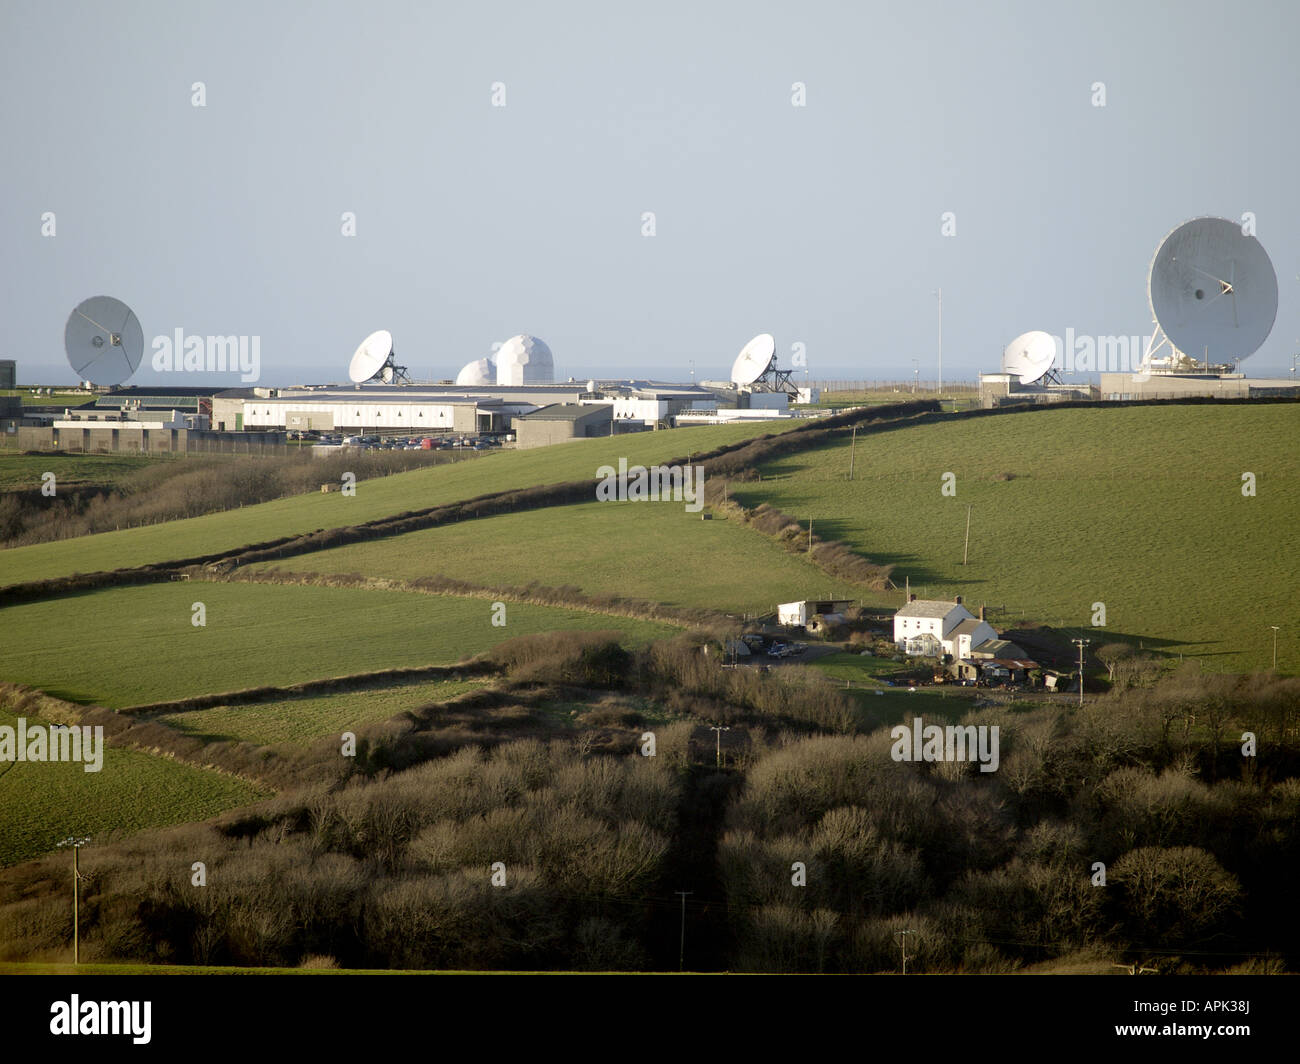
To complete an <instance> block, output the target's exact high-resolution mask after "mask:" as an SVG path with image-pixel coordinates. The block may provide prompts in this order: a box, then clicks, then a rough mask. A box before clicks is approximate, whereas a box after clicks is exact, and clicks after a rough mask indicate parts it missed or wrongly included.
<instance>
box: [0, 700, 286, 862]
mask: <svg viewBox="0 0 1300 1064" xmlns="http://www.w3.org/2000/svg"><path fill="white" fill-rule="evenodd" d="M25 717H26V720H27V725H28V727H29V728H31V727H34V726H42V727H43V726H45V724H46V722H44V721H42V720H41V719H40V718H39V717H33V716H32V715H31V714H25ZM16 720H17V718H16V717H14V716H13V715H11V714H9V713H7V712H4V711H0V724H3V725H8V726H9V727H14V726H15V722H16ZM0 770H2V771H0V808H3V809H4V811H5V812H4V816H3V817H0V865H8V864H14V863H16V862H18V861H25V860H27V859H28V858H30V857H35V856H37V855H39V854H42V853H47V852H48V851H50V850H52V849H53V848H54V846H55V844H56V843H57V842H58V841H59V840H60V839H63V838H67V837H68V836H69V835H73V834H77V835H90V836H91V837H92V838H97V837H99V836H100V835H101V834H102V833H103V832H106V831H120V832H124V833H129V832H133V831H141V830H143V829H145V828H151V827H160V826H162V825H165V824H179V823H183V822H185V821H189V820H203V819H205V818H207V817H210V816H214V815H215V814H217V813H219V812H221V811H222V810H224V809H230V808H233V807H235V806H240V805H245V804H247V803H249V802H253V801H257V800H258V799H260V798H264V797H266V796H267V795H269V794H270V793H271V792H270V791H269V790H268V789H261V788H258V787H255V786H254V785H252V784H250V783H247V782H245V781H244V780H240V779H235V778H234V777H232V776H227V775H223V774H221V773H218V772H210V771H208V770H206V769H201V768H195V767H194V766H192V765H184V764H181V763H180V762H178V761H173V760H171V759H170V758H166V757H157V756H154V755H153V754H146V753H143V752H141V751H138V750H126V749H122V748H120V747H114V746H108V747H106V748H105V750H104V763H103V767H102V768H101V769H100V770H99V771H98V772H86V771H85V770H84V767H83V766H82V765H80V764H63V763H58V762H41V763H32V762H26V761H24V762H12V763H8V764H5V765H0Z"/></svg>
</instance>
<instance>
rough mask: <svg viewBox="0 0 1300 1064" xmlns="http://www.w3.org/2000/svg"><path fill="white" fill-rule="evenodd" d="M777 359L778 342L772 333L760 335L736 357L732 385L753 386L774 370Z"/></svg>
mask: <svg viewBox="0 0 1300 1064" xmlns="http://www.w3.org/2000/svg"><path fill="white" fill-rule="evenodd" d="M775 359H776V340H775V338H774V337H773V336H772V334H771V333H759V334H758V335H757V336H755V337H754V338H753V339H752V340H750V341H749V343H747V344H746V345H745V346H744V347H742V348H741V349H740V354H739V355H737V356H736V361H735V362H734V363H733V364H732V366H731V383H732V384H739V385H745V384H753V383H754V382H755V381H756V380H758V378H759V377H761V376H763V374H765V373H766V372H767V371H768V370H769V369H771V368H772V363H773V362H774V361H775Z"/></svg>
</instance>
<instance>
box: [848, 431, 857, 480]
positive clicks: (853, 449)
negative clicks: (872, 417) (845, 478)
mask: <svg viewBox="0 0 1300 1064" xmlns="http://www.w3.org/2000/svg"><path fill="white" fill-rule="evenodd" d="M857 449H858V426H857V425H854V426H853V439H852V440H851V441H850V442H849V479H850V480H852V479H853V457H854V455H855V454H856V453H857Z"/></svg>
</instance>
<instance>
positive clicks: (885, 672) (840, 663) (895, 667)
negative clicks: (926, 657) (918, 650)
mask: <svg viewBox="0 0 1300 1064" xmlns="http://www.w3.org/2000/svg"><path fill="white" fill-rule="evenodd" d="M808 664H809V665H810V666H811V667H812V668H814V669H816V670H817V671H818V672H820V673H824V674H825V675H826V676H827V677H829V678H830V679H832V680H839V681H841V682H843V681H845V680H848V681H850V682H851V683H867V684H878V683H879V682H880V681H881V680H883V679H889V678H891V677H892V676H893V675H894V674H895V673H897V672H900V671H902V670H904V669H906V668H907V667H908V665H909V663H908V662H899V661H890V660H889V659H888V658H879V657H874V656H873V657H864V656H863V655H861V654H860V653H858V652H857V651H839V652H838V653H835V654H826V655H824V656H822V657H820V658H816V659H815V660H813V661H810V662H809V663H808ZM910 664H911V665H913V666H915V664H916V662H915V661H912V662H911V663H910Z"/></svg>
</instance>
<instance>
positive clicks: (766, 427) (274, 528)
mask: <svg viewBox="0 0 1300 1064" xmlns="http://www.w3.org/2000/svg"><path fill="white" fill-rule="evenodd" d="M793 424H795V423H789V424H785V425H778V424H773V423H771V422H765V423H763V424H758V425H713V426H705V427H698V428H689V429H669V430H665V431H662V432H645V433H638V434H635V435H629V436H616V437H612V438H602V439H592V440H575V441H573V442H572V443H564V444H558V445H556V446H553V447H538V448H533V449H529V450H526V451H503V452H501V453H495V454H487V455H483V456H482V457H480V458H477V459H474V460H473V461H468V462H454V463H451V464H449V465H440V466H434V467H431V468H428V469H418V470H414V471H412V472H409V473H397V474H394V475H393V476H389V477H380V478H378V479H375V480H367V481H362V482H360V483H359V484H358V485H357V493H356V495H355V496H353V497H349V496H345V495H343V494H342V493H341V492H334V493H331V494H325V495H323V494H320V493H314V494H308V495H298V496H293V497H291V498H287V499H277V500H275V501H274V502H267V503H260V504H258V505H256V506H245V507H243V508H242V509H237V510H229V511H226V512H225V513H219V514H209V515H207V516H205V517H194V518H190V519H188V520H184V521H170V522H167V523H165V524H158V525H149V526H146V527H142V528H132V529H126V530H123V531H120V532H103V533H100V534H98V535H94V536H83V537H81V538H78V539H71V540H62V541H59V542H56V543H38V544H34V545H33V546H30V547H17V548H13V549H11V550H4V551H0V586H3V585H5V584H14V583H19V582H22V581H26V580H44V579H48V578H51V577H57V576H66V575H67V574H69V573H74V572H82V573H89V572H97V571H100V570H106V569H119V568H124V567H129V566H135V565H145V564H148V563H150V562H162V561H171V560H174V559H179V558H186V557H194V556H196V555H203V554H210V553H214V552H217V551H223V550H233V549H235V548H237V547H242V546H245V545H247V544H250V543H257V542H262V541H265V540H270V539H275V538H278V537H281V536H289V535H297V534H299V533H302V532H311V531H313V530H315V529H318V528H338V527H340V526H343V525H351V524H359V523H361V522H363V521H372V520H375V519H377V518H380V517H385V516H388V515H390V514H394V513H402V512H404V511H407V510H414V509H420V508H422V507H427V506H438V505H442V504H445V503H450V502H456V501H459V500H462V499H469V498H473V497H474V496H476V495H485V494H487V493H489V492H495V491H507V490H511V489H516V488H527V487H533V486H536V485H539V484H558V483H563V482H566V481H571V480H581V479H584V478H589V479H591V480H593V481H594V480H595V479H596V469H597V467H598V466H601V465H606V464H612V465H617V464H618V459H619V458H620V457H626V458H627V460H628V462H629V463H630V464H634V465H635V464H637V463H641V464H649V463H654V462H662V461H667V460H669V459H671V458H676V457H682V456H687V455H689V454H690V453H692V452H700V451H706V450H711V449H714V448H717V447H721V446H725V445H727V444H731V443H737V442H739V441H742V440H746V439H749V438H750V437H753V436H761V435H764V434H766V433H772V432H777V431H783V430H788V429H789V428H791V427H793Z"/></svg>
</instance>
